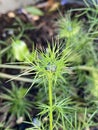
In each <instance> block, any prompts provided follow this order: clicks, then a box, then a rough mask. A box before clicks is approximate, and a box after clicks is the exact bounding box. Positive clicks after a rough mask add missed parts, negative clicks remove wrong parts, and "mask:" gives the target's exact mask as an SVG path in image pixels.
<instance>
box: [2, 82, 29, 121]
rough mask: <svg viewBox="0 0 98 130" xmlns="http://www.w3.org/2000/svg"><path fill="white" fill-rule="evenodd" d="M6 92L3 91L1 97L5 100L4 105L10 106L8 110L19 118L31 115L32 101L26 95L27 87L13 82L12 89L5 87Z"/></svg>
mask: <svg viewBox="0 0 98 130" xmlns="http://www.w3.org/2000/svg"><path fill="white" fill-rule="evenodd" d="M4 90H5V92H4V93H1V95H0V98H1V99H2V100H3V104H2V105H3V107H8V112H9V113H11V115H14V116H16V117H17V119H18V118H20V117H23V118H24V117H25V116H26V115H27V116H28V115H29V111H30V110H31V107H32V103H31V102H30V101H29V100H28V99H27V98H26V97H24V94H25V92H26V91H27V89H25V88H23V87H20V88H18V87H17V86H15V84H12V89H11V90H9V89H7V88H4Z"/></svg>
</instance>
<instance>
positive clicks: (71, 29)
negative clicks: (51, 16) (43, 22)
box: [58, 15, 81, 38]
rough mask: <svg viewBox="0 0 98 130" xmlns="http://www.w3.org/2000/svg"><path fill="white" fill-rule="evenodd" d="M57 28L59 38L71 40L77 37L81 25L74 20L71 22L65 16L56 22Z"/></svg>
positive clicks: (68, 17) (67, 16)
mask: <svg viewBox="0 0 98 130" xmlns="http://www.w3.org/2000/svg"><path fill="white" fill-rule="evenodd" d="M58 26H59V29H58V32H59V37H60V38H72V37H74V36H76V35H78V33H79V31H80V29H81V23H80V22H78V21H77V20H76V19H74V20H71V18H70V16H69V15H66V17H61V18H60V20H59V21H58Z"/></svg>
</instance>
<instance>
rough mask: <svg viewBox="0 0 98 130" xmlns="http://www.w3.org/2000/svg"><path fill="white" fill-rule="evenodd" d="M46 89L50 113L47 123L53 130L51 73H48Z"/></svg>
mask: <svg viewBox="0 0 98 130" xmlns="http://www.w3.org/2000/svg"><path fill="white" fill-rule="evenodd" d="M48 83H49V84H48V87H49V105H50V113H49V122H50V129H49V130H53V110H52V105H53V104H52V73H51V72H50V73H49V77H48Z"/></svg>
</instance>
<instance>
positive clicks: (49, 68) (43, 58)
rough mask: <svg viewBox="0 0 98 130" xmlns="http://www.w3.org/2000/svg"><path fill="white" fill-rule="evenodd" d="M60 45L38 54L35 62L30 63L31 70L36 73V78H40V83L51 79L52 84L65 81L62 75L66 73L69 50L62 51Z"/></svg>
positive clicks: (69, 57) (69, 56) (69, 55)
mask: <svg viewBox="0 0 98 130" xmlns="http://www.w3.org/2000/svg"><path fill="white" fill-rule="evenodd" d="M60 50H62V46H61V45H56V44H55V45H53V46H52V47H50V45H49V44H48V48H47V49H46V51H45V52H42V51H40V52H38V56H36V57H37V58H36V60H35V61H34V62H33V63H32V66H33V67H32V70H34V71H35V73H36V76H35V77H36V78H41V79H42V80H41V81H42V82H46V81H48V80H49V78H51V79H50V80H52V81H53V82H55V83H56V82H57V81H59V79H60V80H63V81H65V79H64V77H63V74H64V73H68V70H67V69H66V67H67V65H68V61H69V60H70V59H71V57H72V56H71V50H70V49H68V48H66V51H65V50H62V51H61V52H60Z"/></svg>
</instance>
